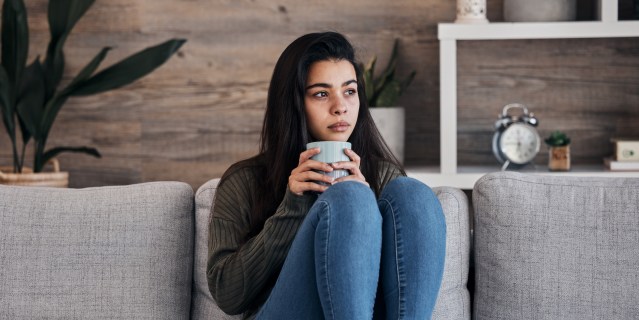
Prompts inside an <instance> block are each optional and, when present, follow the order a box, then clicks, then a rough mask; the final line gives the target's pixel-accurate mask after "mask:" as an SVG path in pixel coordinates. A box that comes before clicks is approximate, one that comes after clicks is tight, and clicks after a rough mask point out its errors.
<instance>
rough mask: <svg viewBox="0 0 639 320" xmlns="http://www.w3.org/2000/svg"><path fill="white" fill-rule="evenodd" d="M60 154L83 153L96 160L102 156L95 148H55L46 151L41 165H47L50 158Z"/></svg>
mask: <svg viewBox="0 0 639 320" xmlns="http://www.w3.org/2000/svg"><path fill="white" fill-rule="evenodd" d="M62 152H76V153H85V154H88V155H90V156H94V157H96V158H102V155H101V154H100V152H99V151H98V149H96V148H91V147H55V148H52V149H49V150H47V152H45V153H44V155H43V156H42V163H47V162H49V160H51V158H53V157H55V156H57V155H58V154H60V153H62Z"/></svg>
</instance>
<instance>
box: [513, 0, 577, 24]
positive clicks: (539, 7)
mask: <svg viewBox="0 0 639 320" xmlns="http://www.w3.org/2000/svg"><path fill="white" fill-rule="evenodd" d="M576 18H577V0H534V1H531V0H504V20H506V21H509V22H541V21H572V20H575V19H576Z"/></svg>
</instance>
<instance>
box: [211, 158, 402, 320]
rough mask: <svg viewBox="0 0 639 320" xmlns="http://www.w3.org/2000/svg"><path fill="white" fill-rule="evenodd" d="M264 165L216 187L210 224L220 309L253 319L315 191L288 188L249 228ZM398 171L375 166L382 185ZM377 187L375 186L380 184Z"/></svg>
mask: <svg viewBox="0 0 639 320" xmlns="http://www.w3.org/2000/svg"><path fill="white" fill-rule="evenodd" d="M263 168H264V167H263V166H258V165H256V166H245V167H243V168H241V169H239V170H236V171H234V172H232V173H230V174H229V175H228V176H227V177H226V178H225V180H224V181H222V183H221V184H220V185H219V186H218V187H217V191H216V195H215V199H214V206H213V212H212V215H211V221H210V224H209V255H208V263H207V279H208V284H209V290H210V291H211V294H212V295H213V298H214V299H215V301H216V302H217V304H218V306H219V307H220V309H222V310H223V311H224V312H226V313H228V314H240V313H244V319H252V318H253V317H254V316H255V313H256V311H257V310H258V309H259V307H260V306H261V305H262V304H263V303H264V302H265V301H266V298H267V297H268V295H269V293H270V292H271V289H272V288H273V286H274V284H275V281H276V280H277V276H278V275H279V272H280V269H281V268H282V265H283V263H284V260H285V259H286V255H287V253H288V250H289V248H290V246H291V243H292V242H293V239H294V238H295V234H296V233H297V230H298V228H299V227H300V225H301V224H302V221H303V220H304V218H305V217H306V214H307V213H308V211H309V209H310V207H311V206H312V205H313V203H314V202H315V200H316V198H317V197H316V196H314V195H311V194H304V195H302V196H298V195H296V194H294V193H292V192H291V191H290V190H287V191H286V194H285V196H284V199H283V200H282V202H281V203H280V205H279V207H278V208H277V210H276V211H275V213H274V214H273V215H272V216H271V217H269V218H268V219H267V220H266V221H265V223H264V227H263V228H262V230H261V231H260V232H259V233H258V234H257V235H255V236H254V237H252V238H250V239H248V240H247V241H246V240H245V239H246V238H247V237H248V236H249V234H250V231H251V230H250V226H251V225H250V212H251V206H252V205H253V203H252V202H253V197H252V196H251V195H252V194H255V193H256V192H258V188H257V184H256V177H257V176H260V175H259V171H258V170H263ZM400 175H401V171H400V170H399V169H398V168H397V167H395V166H394V165H391V164H389V163H386V162H384V163H383V164H382V166H381V170H380V172H379V181H380V182H381V186H382V188H381V189H383V187H384V186H385V185H386V184H387V183H388V182H389V181H390V180H392V179H394V178H395V177H397V176H400ZM381 189H380V190H381Z"/></svg>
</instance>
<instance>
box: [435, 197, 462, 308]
mask: <svg viewBox="0 0 639 320" xmlns="http://www.w3.org/2000/svg"><path fill="white" fill-rule="evenodd" d="M433 191H435V194H436V195H437V198H439V202H440V203H441V205H442V209H443V210H444V216H446V259H445V264H444V277H443V279H442V284H441V287H440V289H439V295H438V296H437V302H436V304H435V310H433V319H442V320H456V319H470V295H469V292H468V287H467V284H468V263H469V257H470V226H469V215H468V198H467V197H466V194H464V192H462V191H461V190H459V189H456V188H451V187H437V188H433Z"/></svg>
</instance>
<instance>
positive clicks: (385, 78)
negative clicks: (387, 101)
mask: <svg viewBox="0 0 639 320" xmlns="http://www.w3.org/2000/svg"><path fill="white" fill-rule="evenodd" d="M398 47H399V39H395V42H394V44H393V51H392V52H391V56H390V58H389V59H388V64H387V65H386V69H385V70H384V72H383V73H382V74H381V75H380V76H379V78H378V79H377V81H375V90H377V91H379V90H381V89H382V88H383V87H384V86H385V85H386V83H387V82H389V81H391V80H392V79H393V76H394V75H395V68H396V67H397V48H398Z"/></svg>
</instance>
